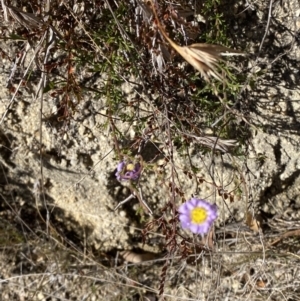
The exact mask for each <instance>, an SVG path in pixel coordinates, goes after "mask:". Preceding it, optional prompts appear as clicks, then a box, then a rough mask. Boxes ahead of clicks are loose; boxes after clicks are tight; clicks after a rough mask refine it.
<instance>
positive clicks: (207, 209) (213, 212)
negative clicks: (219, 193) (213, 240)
mask: <svg viewBox="0 0 300 301" xmlns="http://www.w3.org/2000/svg"><path fill="white" fill-rule="evenodd" d="M178 212H179V220H180V222H181V226H182V228H183V229H187V228H188V229H190V230H191V231H192V232H193V233H195V234H206V233H207V232H208V231H209V229H210V227H211V226H212V224H213V222H214V221H215V219H216V218H217V217H218V208H217V206H216V205H213V204H210V203H208V202H206V201H205V200H201V199H197V198H191V199H190V200H188V201H187V202H185V203H184V204H182V205H181V206H180V207H179V209H178Z"/></svg>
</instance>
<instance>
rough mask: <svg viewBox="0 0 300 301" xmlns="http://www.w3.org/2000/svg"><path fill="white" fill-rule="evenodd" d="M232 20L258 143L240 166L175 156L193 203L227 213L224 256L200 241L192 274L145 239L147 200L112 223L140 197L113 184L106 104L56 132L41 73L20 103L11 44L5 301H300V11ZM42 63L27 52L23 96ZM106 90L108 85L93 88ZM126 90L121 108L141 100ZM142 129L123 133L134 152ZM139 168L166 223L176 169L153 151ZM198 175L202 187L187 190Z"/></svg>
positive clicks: (93, 103)
mask: <svg viewBox="0 0 300 301" xmlns="http://www.w3.org/2000/svg"><path fill="white" fill-rule="evenodd" d="M228 14H229V16H228V24H229V26H231V27H230V28H232V31H234V36H235V37H237V38H238V39H239V44H238V45H240V47H243V46H244V49H245V50H246V51H247V52H249V56H248V57H247V58H246V59H245V60H247V62H248V66H247V72H248V76H247V79H246V81H245V84H244V86H243V87H242V93H243V95H244V98H243V100H244V102H243V103H240V104H239V108H240V111H239V114H241V115H240V116H241V118H240V122H241V123H243V122H245V120H244V119H243V116H247V120H249V122H250V124H251V125H250V126H249V128H250V129H251V135H249V138H248V140H247V141H248V142H247V147H246V148H247V153H246V154H247V155H245V156H243V157H236V156H233V155H232V154H231V153H230V151H228V152H226V153H224V154H223V155H217V154H215V153H214V152H209V153H207V154H206V155H203V154H199V153H196V152H194V151H193V147H192V146H191V150H190V156H189V158H186V159H185V158H183V157H182V156H180V155H179V154H178V153H176V152H175V153H174V165H175V166H176V172H177V174H176V177H177V180H178V183H179V187H180V189H181V191H183V192H184V198H185V199H188V198H189V197H191V196H192V195H193V194H195V193H196V194H197V195H200V196H201V197H202V198H205V199H209V200H210V201H211V202H214V203H217V205H218V207H219V210H220V213H219V219H218V221H217V222H216V228H215V230H214V231H215V233H214V247H213V252H212V250H210V251H207V250H205V249H200V250H199V249H197V248H196V246H197V245H199V242H200V241H201V239H200V238H197V237H191V236H190V238H191V239H192V240H193V242H194V244H191V246H190V249H189V250H188V252H189V253H188V254H189V256H190V257H189V258H191V257H192V258H194V257H196V259H190V260H185V259H184V260H183V259H182V258H181V255H182V252H181V251H182V250H180V247H179V246H178V250H177V251H176V252H175V253H172V256H171V257H170V251H169V249H168V247H167V246H166V243H165V237H164V236H163V235H162V233H161V232H160V231H157V229H156V228H154V229H151V231H149V233H148V235H147V237H145V236H143V234H142V231H143V229H144V227H145V222H147V221H149V217H148V216H147V215H146V214H143V212H140V213H138V214H137V212H139V206H138V201H137V200H133V201H132V202H130V203H128V204H126V205H124V206H121V207H120V208H119V209H118V210H117V211H114V208H115V206H116V205H117V204H118V202H120V201H122V200H124V199H125V198H126V197H127V196H128V195H129V194H130V192H129V189H128V187H126V186H122V185H121V184H120V183H119V182H118V181H117V180H116V178H115V170H116V166H117V163H118V159H117V157H116V153H115V152H114V139H113V137H112V135H111V131H112V128H111V126H110V125H107V124H106V120H107V119H106V117H105V116H104V115H105V114H106V113H107V111H105V110H104V107H105V100H104V99H101V98H100V99H99V95H98V94H96V93H94V92H93V91H92V90H90V91H86V92H85V93H84V95H83V97H84V101H82V102H81V104H80V105H79V107H78V110H77V111H76V112H75V113H74V115H73V116H72V121H71V122H70V124H69V125H68V128H67V130H66V131H64V133H63V135H62V131H61V127H62V125H61V124H60V123H59V122H57V121H55V120H54V121H53V120H52V119H51V114H52V113H53V112H55V111H56V110H57V102H56V98H55V97H49V96H48V94H45V96H44V99H43V101H42V102H41V99H40V98H36V97H34V95H35V93H36V89H37V83H38V79H39V77H41V73H38V72H37V73H36V74H33V77H35V76H36V77H37V80H36V81H34V80H33V82H32V83H28V85H27V86H26V89H25V88H24V89H21V90H20V93H18V94H17V95H16V97H15V98H14V99H13V98H12V96H13V94H14V90H13V89H10V86H9V85H8V82H9V80H8V79H9V77H10V75H11V72H12V66H13V60H14V59H15V57H14V55H16V53H18V47H19V45H18V44H16V43H15V42H13V41H8V40H3V39H2V40H1V49H2V61H1V68H2V73H1V75H0V85H1V89H0V98H1V103H0V118H1V126H0V147H1V148H0V160H1V161H0V165H1V169H0V170H1V178H0V184H1V185H0V196H1V201H0V233H1V235H0V242H1V243H0V247H1V254H0V257H1V261H0V262H1V263H0V296H1V300H103V298H106V299H107V300H157V298H158V289H159V287H160V284H161V282H164V280H163V279H165V282H164V284H165V290H164V294H165V298H166V299H167V300H177V299H178V300H179V299H181V298H184V299H185V298H190V299H192V300H242V299H247V300H300V298H299V295H300V291H299V280H298V279H299V276H300V275H299V268H298V265H299V258H300V257H299V256H300V253H299V249H300V248H299V247H300V242H299V234H300V213H299V208H300V188H299V187H300V160H299V150H300V143H299V141H300V140H299V139H300V137H299V136H300V116H299V106H300V105H299V101H300V88H299V67H298V66H299V60H300V51H299V30H300V6H299V3H298V2H297V1H295V0H293V1H271V2H268V3H267V2H260V1H258V2H253V3H250V2H245V3H244V2H243V3H241V4H240V5H235V6H233V9H232V11H231V12H228ZM233 16H234V17H233ZM31 57H32V50H31V49H30V47H28V55H27V56H26V58H25V61H24V64H19V65H18V70H17V71H16V73H15V75H14V79H15V81H16V82H20V80H21V79H22V74H24V70H25V69H22V67H20V66H23V65H24V68H25V67H26V66H28V64H29V62H30V59H31ZM91 76H92V75H91ZM102 83H103V78H102V77H101V75H99V74H97V75H96V76H95V78H94V79H93V85H91V86H93V87H94V86H101V85H102ZM252 83H254V84H252ZM122 89H123V96H124V97H127V98H128V99H134V98H135V97H136V93H137V92H136V91H135V90H134V89H133V87H132V86H131V85H130V84H129V83H124V84H123V86H122ZM143 97H145V95H144V96H143ZM41 103H42V104H43V108H42V111H43V114H42V116H41V114H40V113H41ZM8 106H9V109H8ZM144 108H145V110H149V111H151V110H152V109H153V108H152V107H151V104H148V105H145V107H144ZM126 110H127V108H120V110H119V112H122V113H124V112H125V113H126ZM244 113H245V114H244ZM243 114H244V115H243ZM248 117H249V119H248ZM131 125H132V124H131V123H130V122H128V123H124V122H121V121H118V120H116V126H117V127H120V128H122V129H123V131H124V132H127V134H128V137H129V138H133V137H134V136H135V131H134V130H133V129H132V126H131ZM41 133H42V136H40V135H41ZM237 133H238V130H237ZM235 138H236V139H237V140H238V138H239V137H235ZM41 141H42V144H41ZM120 144H121V145H122V147H125V145H126V141H121V142H120ZM41 150H42V151H41ZM40 151H41V152H40ZM41 153H42V155H41ZM142 156H143V158H144V160H145V161H148V162H150V161H151V162H154V163H153V165H154V169H150V168H148V169H145V170H144V172H143V176H142V178H141V181H140V187H141V189H142V193H143V197H144V199H145V200H147V203H148V205H149V207H150V208H151V209H152V211H153V212H154V217H153V218H152V220H155V218H157V217H158V216H159V214H160V212H161V210H162V208H163V207H164V205H165V202H166V199H169V198H170V189H169V186H168V180H169V179H170V177H171V175H172V169H171V168H170V167H168V166H165V165H164V164H165V163H164V159H163V157H161V156H160V153H159V152H158V150H157V149H156V148H155V143H153V145H151V144H150V143H149V144H148V145H147V146H146V147H145V149H144V150H143V153H142ZM191 162H192V164H193V165H194V166H197V167H198V170H199V172H198V174H197V177H198V178H203V179H205V181H203V182H201V181H200V182H199V181H196V180H194V179H190V178H189V177H188V175H187V174H186V172H185V171H186V170H187V168H188V166H190V165H189V164H190V163H191ZM162 166H163V167H164V168H162ZM41 167H42V168H41ZM212 179H213V180H212ZM212 181H213V182H214V183H215V184H214V185H212V184H211V182H212ZM42 184H43V185H42ZM225 193H228V194H229V195H232V197H233V198H226V197H225ZM180 201H181V200H180V199H178V204H179V203H180ZM247 216H248V218H247ZM150 220H151V219H150ZM257 223H259V227H257ZM185 235H187V236H188V234H185ZM143 237H144V238H145V241H144V240H143ZM186 252H187V251H186ZM168 254H169V255H168ZM193 256H194V257H193ZM124 259H125V260H124ZM166 263H168V265H167V266H168V269H167V271H165V267H166ZM190 299H189V300H190Z"/></svg>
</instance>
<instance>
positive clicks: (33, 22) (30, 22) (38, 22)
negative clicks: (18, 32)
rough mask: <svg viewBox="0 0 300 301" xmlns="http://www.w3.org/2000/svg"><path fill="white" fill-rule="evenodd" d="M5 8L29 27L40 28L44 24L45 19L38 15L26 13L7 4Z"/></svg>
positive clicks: (18, 20)
mask: <svg viewBox="0 0 300 301" xmlns="http://www.w3.org/2000/svg"><path fill="white" fill-rule="evenodd" d="M5 8H6V9H7V10H8V12H9V13H10V15H11V16H12V17H13V18H14V19H15V20H16V21H17V22H19V23H20V24H21V25H23V26H24V27H26V28H27V29H32V28H38V27H41V26H42V25H43V24H44V21H43V20H42V19H40V18H38V17H36V16H35V15H34V14H31V13H25V12H23V11H20V10H19V9H17V8H16V7H13V6H10V5H5Z"/></svg>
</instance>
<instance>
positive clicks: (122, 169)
mask: <svg viewBox="0 0 300 301" xmlns="http://www.w3.org/2000/svg"><path fill="white" fill-rule="evenodd" d="M141 171H142V165H141V164H140V163H132V162H131V161H129V162H126V161H122V162H120V163H119V164H118V166H117V172H116V177H117V180H118V181H122V180H127V181H128V180H134V181H136V180H138V178H139V177H140V175H141Z"/></svg>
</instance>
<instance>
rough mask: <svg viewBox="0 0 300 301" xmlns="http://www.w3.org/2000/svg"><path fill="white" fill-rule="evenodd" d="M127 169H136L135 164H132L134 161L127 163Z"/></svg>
mask: <svg viewBox="0 0 300 301" xmlns="http://www.w3.org/2000/svg"><path fill="white" fill-rule="evenodd" d="M126 170H127V171H132V170H134V164H132V163H129V164H127V165H126Z"/></svg>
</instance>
